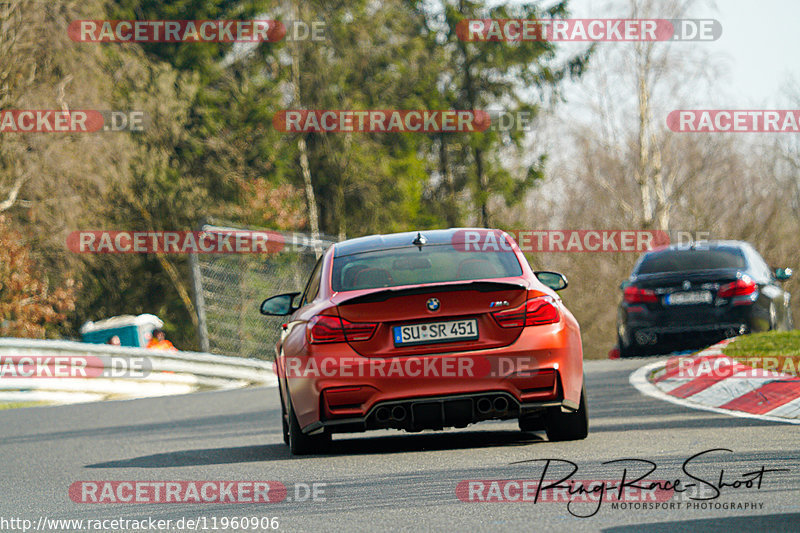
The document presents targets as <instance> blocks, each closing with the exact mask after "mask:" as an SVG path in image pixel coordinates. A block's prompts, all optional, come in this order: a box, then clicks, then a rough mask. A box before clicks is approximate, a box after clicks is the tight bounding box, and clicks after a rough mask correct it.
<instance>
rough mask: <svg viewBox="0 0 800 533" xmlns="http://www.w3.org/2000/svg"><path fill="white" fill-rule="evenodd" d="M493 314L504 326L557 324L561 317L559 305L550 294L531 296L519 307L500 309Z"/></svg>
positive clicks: (501, 325)
mask: <svg viewBox="0 0 800 533" xmlns="http://www.w3.org/2000/svg"><path fill="white" fill-rule="evenodd" d="M492 316H493V317H494V319H495V320H496V321H497V323H498V324H499V325H500V327H502V328H518V327H521V326H541V325H544V324H555V323H556V322H558V321H559V319H560V315H559V313H558V306H557V305H556V302H555V300H554V299H553V298H552V297H550V296H537V297H536V298H531V299H530V300H528V301H527V302H525V303H524V304H522V305H520V306H519V307H515V308H514V309H508V310H507V311H498V312H496V313H492Z"/></svg>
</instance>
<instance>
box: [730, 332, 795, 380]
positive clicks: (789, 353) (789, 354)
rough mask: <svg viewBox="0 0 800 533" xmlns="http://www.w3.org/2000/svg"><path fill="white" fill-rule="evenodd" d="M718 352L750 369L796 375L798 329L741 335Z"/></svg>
mask: <svg viewBox="0 0 800 533" xmlns="http://www.w3.org/2000/svg"><path fill="white" fill-rule="evenodd" d="M722 351H723V353H724V354H725V355H727V356H728V357H730V358H732V359H736V360H738V361H739V362H741V363H742V364H745V365H747V366H750V367H752V368H762V369H764V370H774V371H777V372H783V373H784V374H792V375H795V376H797V375H800V330H792V331H767V332H764V333H753V334H751V335H743V336H741V337H738V338H737V339H736V342H732V343H730V344H729V345H728V346H726V347H725V348H724V349H723V350H722Z"/></svg>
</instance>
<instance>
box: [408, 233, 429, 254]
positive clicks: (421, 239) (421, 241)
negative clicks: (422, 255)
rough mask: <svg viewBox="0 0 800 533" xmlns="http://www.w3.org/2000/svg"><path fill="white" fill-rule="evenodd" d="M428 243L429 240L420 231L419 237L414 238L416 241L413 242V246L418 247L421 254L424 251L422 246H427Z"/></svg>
mask: <svg viewBox="0 0 800 533" xmlns="http://www.w3.org/2000/svg"><path fill="white" fill-rule="evenodd" d="M427 243H428V239H426V238H425V236H424V235H423V234H422V233H420V232H419V231H418V232H417V236H416V237H415V238H414V240H413V241H411V244H413V245H414V246H418V247H419V251H420V252H421V251H422V246H423V245H424V244H427Z"/></svg>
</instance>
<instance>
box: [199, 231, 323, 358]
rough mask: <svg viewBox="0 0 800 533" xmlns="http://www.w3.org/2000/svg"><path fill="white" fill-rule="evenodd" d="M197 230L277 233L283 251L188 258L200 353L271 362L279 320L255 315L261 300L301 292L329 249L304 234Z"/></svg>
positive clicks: (320, 240) (320, 241) (321, 241)
mask: <svg viewBox="0 0 800 533" xmlns="http://www.w3.org/2000/svg"><path fill="white" fill-rule="evenodd" d="M201 230H202V231H205V232H209V233H222V232H229V231H239V230H249V231H269V232H272V233H281V235H283V238H284V242H285V246H284V247H283V249H282V250H281V251H280V252H276V253H270V254H194V255H192V256H191V262H192V277H193V280H192V281H193V287H194V299H195V306H196V308H197V315H198V322H199V328H198V330H199V333H198V334H199V337H200V339H199V340H200V349H201V350H203V351H206V352H211V353H219V354H225V355H235V356H239V357H254V358H258V359H267V360H271V359H273V358H274V355H275V352H274V347H275V343H276V342H277V340H278V339H279V337H280V325H281V324H282V323H283V322H285V319H282V318H281V317H266V316H263V315H261V314H260V313H259V307H260V305H261V302H262V301H263V300H264V298H266V297H269V296H272V295H275V294H280V293H284V292H293V291H301V290H303V287H304V286H305V283H306V281H307V280H308V276H309V274H310V273H311V269H312V268H313V267H314V264H315V263H316V260H317V257H318V255H319V254H321V253H322V252H323V251H324V250H325V249H326V248H327V247H328V246H330V245H331V244H333V242H334V241H333V240H332V239H331V238H319V239H312V237H311V236H310V235H308V234H304V233H284V232H276V231H275V230H270V229H268V228H255V227H243V226H235V225H232V224H220V223H219V222H215V223H214V224H204V225H203V226H202V227H201Z"/></svg>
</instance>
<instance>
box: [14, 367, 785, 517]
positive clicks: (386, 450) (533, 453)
mask: <svg viewBox="0 0 800 533" xmlns="http://www.w3.org/2000/svg"><path fill="white" fill-rule="evenodd" d="M651 361H652V359H638V360H632V361H629V360H624V361H591V362H587V363H586V377H587V391H588V399H589V417H590V434H589V438H588V439H586V440H585V441H579V442H568V443H549V442H547V440H546V438H545V437H544V433H529V434H523V433H521V432H519V431H518V430H517V426H516V423H484V424H479V425H476V426H470V427H469V428H467V429H465V430H450V431H447V432H440V433H432V432H425V433H421V434H407V433H399V432H380V433H379V432H375V433H365V434H353V435H344V436H337V437H335V440H334V444H333V449H332V453H331V454H329V455H325V456H316V457H301V458H294V457H292V456H290V454H289V451H288V448H287V447H286V446H285V445H284V444H283V442H282V439H281V432H280V419H279V416H280V415H279V413H280V405H279V401H278V395H277V391H276V389H274V388H270V389H264V388H261V389H248V390H237V391H228V392H211V393H197V394H193V395H187V396H173V397H163V398H154V399H146V400H132V401H118V402H106V403H96V404H84V405H73V406H62V407H44V408H30V409H12V410H7V411H0V428H1V429H0V461H1V462H2V468H1V469H0V472H2V474H0V495H1V496H0V518H4V519H10V518H25V519H30V520H32V521H33V523H34V524H36V523H37V522H38V520H39V519H40V517H47V519H55V518H64V519H84V520H86V519H116V518H122V519H131V520H134V519H136V520H141V519H143V518H147V517H152V518H154V519H165V520H166V519H171V520H173V523H174V521H176V520H179V519H181V518H190V519H194V518H198V517H205V519H206V525H207V527H208V529H206V530H208V531H211V530H212V529H210V528H211V525H212V522H210V520H211V519H212V518H213V517H216V519H217V520H218V521H219V520H220V519H221V518H222V517H229V518H231V517H243V516H248V517H251V516H255V517H277V518H278V523H279V530H281V531H396V530H405V531H430V530H435V531H451V532H455V531H537V530H538V531H576V530H589V531H596V530H604V531H640V530H642V529H646V530H650V531H725V532H732V531H798V530H799V529H800V464H799V463H800V461H799V460H798V459H800V451H799V449H800V446H798V445H799V444H800V433H799V432H798V429H799V428H798V427H797V426H793V425H790V424H781V423H773V422H766V421H761V420H750V419H743V418H735V417H732V416H726V415H722V414H716V413H711V412H706V411H697V410H691V409H688V408H684V407H681V406H678V405H673V404H670V403H666V402H662V401H660V400H657V399H653V398H650V397H645V396H643V395H641V394H640V393H639V392H638V391H636V390H635V389H634V388H633V387H632V386H631V385H630V384H629V382H628V378H629V375H630V373H631V372H632V371H633V370H635V369H636V368H638V367H639V366H642V365H643V364H646V363H648V362H651ZM715 448H727V449H730V450H732V453H731V452H723V451H717V452H712V453H708V454H705V455H702V456H699V457H697V458H695V459H694V460H691V461H690V462H689V463H688V466H687V471H688V472H691V473H693V474H694V475H695V476H696V477H697V478H702V479H703V480H705V481H706V482H707V484H703V483H698V486H702V487H703V489H704V490H703V493H702V494H700V493H698V492H694V493H693V494H695V495H702V496H706V497H707V496H708V495H713V491H712V490H711V489H710V488H708V486H709V485H710V484H714V485H717V486H719V485H718V481H719V477H720V472H721V471H723V470H724V473H723V474H722V475H723V480H724V483H725V484H728V485H730V486H724V487H723V488H722V489H720V494H719V496H718V497H717V498H716V499H713V500H708V501H707V502H705V503H706V506H707V507H708V508H706V509H703V508H690V509H687V508H686V505H687V503H689V501H688V498H686V499H685V500H684V498H680V497H677V496H676V497H675V498H673V500H671V501H672V502H676V503H681V504H682V505H681V506H680V507H681V508H673V509H669V508H662V509H642V508H639V509H634V508H628V509H621V508H617V509H614V508H612V502H603V503H602V505H601V506H600V508H599V509H596V507H597V502H593V503H580V504H578V505H574V506H571V507H570V508H569V509H568V507H567V504H566V503H565V502H551V501H539V502H538V503H532V502H512V503H507V502H503V503H498V502H477V503H470V502H462V501H460V500H459V499H458V498H457V496H456V486H457V485H458V483H459V482H460V481H463V480H494V479H500V480H509V479H514V480H538V479H539V477H540V476H541V474H542V470H543V467H544V462H542V461H536V462H530V460H537V459H546V458H551V459H559V460H566V461H572V462H573V463H576V464H577V466H578V471H577V473H575V474H574V475H573V477H572V479H573V480H618V479H619V478H620V476H621V474H622V471H623V468H625V467H626V466H627V468H629V469H630V470H629V472H630V473H631V474H632V473H633V472H634V471H636V472H641V468H643V463H638V462H637V463H634V462H627V463H614V464H607V465H603V464H602V463H603V462H605V461H610V460H615V459H631V458H638V459H647V460H651V461H653V462H655V463H656V464H657V470H656V471H655V472H654V473H653V474H652V475H650V476H649V477H647V479H651V480H652V479H656V480H675V479H681V480H682V483H683V484H684V485H686V484H688V483H690V482H691V481H692V479H691V478H690V477H689V476H687V475H686V474H685V473H684V472H683V471H682V465H684V462H685V461H686V460H687V459H689V458H690V457H692V456H694V455H695V454H699V453H700V452H704V451H706V450H709V449H715ZM519 461H529V462H527V463H518V464H511V463H515V462H519ZM551 465H553V466H551V467H550V470H549V473H550V474H558V473H560V472H564V473H566V471H565V468H566V464H564V463H558V464H556V463H555V462H554V463H551ZM762 466H763V467H765V468H766V469H767V470H770V469H788V470H789V471H780V472H766V473H764V474H763V475H762V476H761V477H762V479H761V481H762V483H761V487H760V489H759V488H757V486H756V484H755V483H752V482H751V483H749V484H750V485H751V487H750V488H748V487H747V483H743V482H740V483H736V481H737V480H739V481H744V480H747V479H753V474H752V473H753V472H758V471H760V469H761V468H762ZM559 469H560V470H559ZM550 478H552V476H548V479H550ZM86 480H97V481H103V480H116V481H122V480H129V481H130V480H137V481H142V480H150V481H172V480H180V481H183V480H253V481H255V480H259V481H264V480H273V481H280V482H281V483H283V484H284V485H285V486H286V487H287V490H288V497H287V499H286V500H284V501H281V502H278V503H267V504H264V503H259V504H231V503H180V504H175V503H171V504H122V503H113V504H108V503H106V504H84V503H75V502H73V501H72V500H71V499H70V496H69V492H68V491H69V487H70V485H71V484H73V483H74V482H76V481H86ZM312 483H317V484H324V485H317V488H318V489H319V490H320V492H319V494H318V499H317V501H308V500H307V501H294V500H295V499H296V497H297V495H296V494H295V492H296V491H297V490H300V493H301V499H303V498H302V496H303V495H305V494H306V492H305V491H304V490H301V489H303V488H304V487H305V486H306V485H309V486H310V485H311V484H312ZM733 485H739V487H738V488H735V487H734V486H733ZM693 490H694V491H696V490H697V489H696V488H695V489H693ZM690 493H692V491H688V492H687V493H684V494H690ZM323 498H324V501H323ZM290 500H292V501H290ZM744 504H747V505H748V506H750V507H755V508H756V509H755V510H753V509H748V510H741V509H736V508H733V509H731V508H730V507H736V506H739V505H744ZM632 506H633V503H631V507H632ZM593 510H596V511H597V512H596V514H594V516H591V517H587V518H579V517H576V516H573V513H574V514H591V513H592V512H593ZM570 511H571V512H570ZM217 524H218V528H217V531H223V529H222V528H220V527H219V522H218V523H217ZM644 525H647V526H648V527H646V528H643V526H644ZM0 529H2V530H3V531H13V529H10V528H9V527H8V526H7V527H4V528H0ZM198 530H200V531H202V530H203V527H202V525H200V526H199V527H198ZM230 530H231V529H229V531H230ZM240 530H241V529H240Z"/></svg>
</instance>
